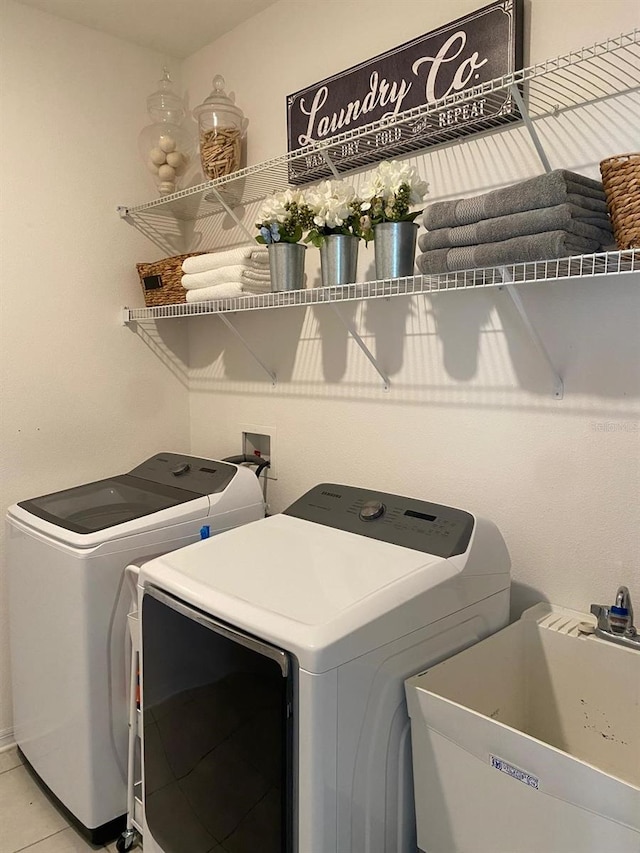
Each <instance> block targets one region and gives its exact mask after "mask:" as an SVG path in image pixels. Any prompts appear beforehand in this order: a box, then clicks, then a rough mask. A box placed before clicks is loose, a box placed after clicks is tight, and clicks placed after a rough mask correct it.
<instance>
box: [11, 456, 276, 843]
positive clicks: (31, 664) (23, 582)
mask: <svg viewBox="0 0 640 853" xmlns="http://www.w3.org/2000/svg"><path fill="white" fill-rule="evenodd" d="M262 517H264V501H263V495H262V490H261V487H260V484H259V482H258V479H257V477H256V475H255V474H254V473H253V471H251V470H249V469H248V468H244V467H239V466H237V465H232V464H228V463H225V462H219V461H215V460H210V459H200V458H196V457H191V456H184V455H181V454H175V453H158V454H157V455H155V456H153V457H152V458H150V459H148V460H147V461H146V462H143V463H142V464H141V465H139V466H138V467H136V468H134V469H133V470H132V471H130V472H129V473H128V474H123V475H119V476H116V477H111V478H109V479H106V480H100V481H98V482H95V483H88V484H85V485H81V486H77V487H75V488H71V489H67V490H65V491H61V492H56V493H54V494H50V495H45V496H42V497H39V498H34V499H32V500H27V501H22V502H20V503H18V504H15V505H14V506H12V507H10V508H9V510H8V514H7V522H8V537H7V541H8V567H9V589H10V605H9V612H10V634H11V666H12V690H13V708H14V729H15V738H16V742H17V744H18V746H19V747H20V749H21V750H22V752H23V753H24V755H25V757H26V758H27V760H28V762H29V764H30V765H31V767H32V768H33V770H35V772H36V774H37V775H38V776H39V777H40V779H41V780H42V782H44V784H45V785H46V786H47V787H48V789H49V791H50V792H51V793H52V794H53V796H54V797H55V798H57V800H58V801H59V802H60V803H61V804H62V805H63V806H64V807H65V808H66V809H67V810H68V812H69V814H70V816H71V817H72V818H73V820H74V822H75V823H76V824H77V825H78V826H79V827H80V828H81V829H83V830H84V832H85V834H87V835H88V836H89V837H90V838H91V840H92V841H93V842H94V843H96V844H101V843H104V842H105V841H107V840H110V839H111V838H114V837H115V836H116V835H117V834H118V833H119V832H121V831H122V830H123V829H124V825H125V820H126V811H127V741H128V737H127V734H128V716H129V713H128V702H127V691H128V685H129V671H128V666H127V663H126V652H127V650H126V647H125V643H126V640H125V638H126V636H127V630H126V614H127V610H128V605H129V601H128V599H127V596H126V595H125V594H124V587H123V577H124V570H125V567H126V566H127V564H128V563H129V562H131V561H132V560H135V559H138V558H141V557H152V556H154V555H157V554H162V553H164V552H166V551H171V550H174V549H176V548H182V547H183V546H185V545H189V544H191V543H193V542H195V541H197V540H198V539H199V538H201V537H205V536H208V535H211V534H216V533H219V532H221V531H223V530H228V529H229V528H232V527H236V526H237V525H240V524H245V523H247V522H250V521H254V520H256V519H258V518H262Z"/></svg>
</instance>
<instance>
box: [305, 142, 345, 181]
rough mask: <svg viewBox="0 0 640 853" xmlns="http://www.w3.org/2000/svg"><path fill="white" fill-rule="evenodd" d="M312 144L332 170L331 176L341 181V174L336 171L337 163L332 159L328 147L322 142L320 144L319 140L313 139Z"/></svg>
mask: <svg viewBox="0 0 640 853" xmlns="http://www.w3.org/2000/svg"><path fill="white" fill-rule="evenodd" d="M311 144H312V145H315V146H316V148H317V149H318V153H319V154H320V156H321V157H322V159H323V160H324V162H325V163H326V164H327V166H328V167H329V168H330V169H331V174H332V175H333V177H334V178H337V179H338V180H340V172H339V171H338V170H337V169H336V167H335V163H334V162H333V160H332V159H331V155H330V154H329V152H328V151H327V148H326V146H325V145H323V144H322V143H321V142H318V140H317V139H312V140H311Z"/></svg>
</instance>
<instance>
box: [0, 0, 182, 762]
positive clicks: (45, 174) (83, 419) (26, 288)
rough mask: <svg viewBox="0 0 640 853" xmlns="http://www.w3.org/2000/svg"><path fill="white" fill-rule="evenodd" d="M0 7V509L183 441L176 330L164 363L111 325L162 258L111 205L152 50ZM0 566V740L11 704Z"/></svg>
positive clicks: (141, 185)
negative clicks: (148, 267)
mask: <svg viewBox="0 0 640 853" xmlns="http://www.w3.org/2000/svg"><path fill="white" fill-rule="evenodd" d="M1 10H2V23H1V27H0V55H1V61H2V65H1V68H0V87H1V90H2V102H1V105H0V115H1V116H2V118H1V126H2V154H1V156H0V164H1V169H2V174H1V177H0V180H1V187H2V200H1V212H0V217H1V219H0V240H1V256H2V261H1V282H0V284H1V318H0V322H1V324H2V325H1V334H0V370H1V374H0V376H1V379H0V382H1V397H0V407H1V408H0V412H1V424H0V430H1V433H0V447H1V454H0V512H1V513H2V516H4V512H5V509H6V507H7V506H8V505H9V504H11V503H13V502H14V501H17V500H20V499H24V498H29V497H33V496H35V495H39V494H43V493H46V492H50V491H55V490H57V489H61V488H64V487H66V486H71V485H75V484H76V483H80V482H87V481H90V480H93V479H98V478H100V477H102V476H107V475H109V474H115V473H120V472H122V471H125V470H127V469H128V468H130V467H132V466H133V465H135V464H137V463H139V462H141V461H142V460H143V459H144V458H145V456H146V455H150V454H151V453H154V452H156V451H158V450H162V449H174V450H188V444H189V434H188V405H187V391H186V380H185V375H186V368H185V361H184V355H185V347H184V336H183V335H181V330H180V329H179V328H178V327H177V326H173V327H171V328H169V329H165V330H161V331H162V334H163V335H164V336H166V337H167V338H168V341H169V343H170V349H171V353H172V358H173V365H172V367H171V369H169V368H167V366H166V365H165V364H164V363H163V361H162V360H161V359H160V358H159V357H158V356H157V355H156V353H155V352H154V347H155V344H154V343H153V341H149V343H145V342H144V340H142V339H140V338H139V337H137V336H136V335H135V334H133V333H132V332H131V330H130V329H128V328H126V327H124V326H122V325H121V323H120V312H121V307H122V306H123V305H125V304H129V305H142V304H143V299H142V295H141V291H140V285H139V283H138V280H137V274H136V270H135V263H136V261H146V260H155V259H156V258H158V257H159V256H161V254H162V253H161V252H160V251H159V250H158V249H156V248H155V247H154V246H153V245H152V244H151V243H149V242H148V240H146V239H145V238H143V237H142V235H140V234H139V233H138V232H137V231H136V230H135V229H134V228H132V227H130V226H129V225H127V224H125V223H124V222H122V221H121V220H120V218H119V217H118V215H117V214H116V205H118V204H126V203H135V202H137V201H140V200H146V199H147V198H149V197H150V196H151V195H152V187H151V184H148V183H147V177H146V173H145V170H144V166H143V164H142V163H139V162H138V153H137V135H138V132H139V131H140V129H141V128H142V127H143V125H144V124H146V123H147V115H146V102H145V99H146V96H147V95H148V94H149V93H150V92H151V91H153V89H154V84H155V82H156V81H157V80H158V79H159V77H160V70H161V65H162V60H163V57H161V56H160V55H158V54H156V53H153V52H151V51H147V50H144V49H141V48H137V47H134V46H132V45H128V44H125V43H124V42H122V41H119V40H117V39H114V38H111V37H109V36H104V35H101V34H100V33H97V32H94V31H93V30H89V29H86V28H84V27H81V26H76V25H74V24H71V23H68V22H66V21H63V20H61V19H58V18H55V17H52V16H51V15H48V14H45V13H42V12H39V11H35V10H33V9H31V8H27V7H25V6H21V5H18V4H16V3H13V2H11V0H2V5H1ZM181 338H182V340H181ZM0 535H1V534H0ZM2 550H3V549H2V544H1V543H0V551H2ZM0 572H1V573H0V745H1V744H2V738H3V734H5V733H6V731H7V730H8V729H9V728H10V726H11V710H10V701H11V697H10V682H9V669H8V628H7V598H6V596H7V589H6V578H5V573H4V569H0ZM55 606H56V602H55V601H52V602H51V607H54V608H55Z"/></svg>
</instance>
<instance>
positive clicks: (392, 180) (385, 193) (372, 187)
mask: <svg viewBox="0 0 640 853" xmlns="http://www.w3.org/2000/svg"><path fill="white" fill-rule="evenodd" d="M402 184H408V186H409V190H410V203H411V204H418V203H419V202H421V201H422V200H423V199H424V197H425V195H426V194H427V190H428V188H429V185H428V184H427V182H426V181H423V180H422V179H421V178H420V176H419V175H418V172H417V169H416V167H415V166H412V165H410V164H409V163H407V162H402V163H401V162H399V161H398V160H383V161H382V163H380V164H379V165H378V166H377V167H376V169H375V171H374V172H372V174H371V175H370V176H369V180H368V183H367V184H366V185H365V187H364V188H363V191H362V195H363V197H364V198H366V199H372V198H374V197H378V198H382V199H383V200H384V201H385V202H390V201H393V199H394V198H395V196H396V194H397V192H398V190H399V189H400V187H401V186H402Z"/></svg>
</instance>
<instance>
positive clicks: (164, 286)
mask: <svg viewBox="0 0 640 853" xmlns="http://www.w3.org/2000/svg"><path fill="white" fill-rule="evenodd" d="M202 254H203V252H190V253H189V254H186V255H174V256H173V257H172V258H163V259H162V260H161V261H155V263H152V264H136V267H137V269H138V275H139V276H140V284H141V285H142V292H143V293H144V302H145V305H146V306H147V308H152V307H154V306H156V305H175V304H176V303H180V302H186V301H187V291H186V290H185V289H184V287H183V286H182V262H183V261H184V259H185V258H192V257H194V256H195V255H202Z"/></svg>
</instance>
